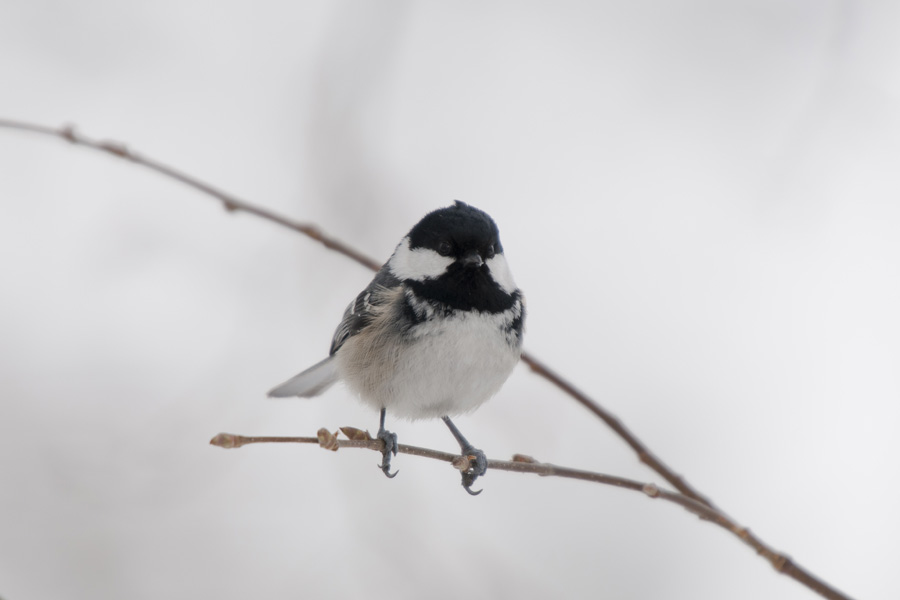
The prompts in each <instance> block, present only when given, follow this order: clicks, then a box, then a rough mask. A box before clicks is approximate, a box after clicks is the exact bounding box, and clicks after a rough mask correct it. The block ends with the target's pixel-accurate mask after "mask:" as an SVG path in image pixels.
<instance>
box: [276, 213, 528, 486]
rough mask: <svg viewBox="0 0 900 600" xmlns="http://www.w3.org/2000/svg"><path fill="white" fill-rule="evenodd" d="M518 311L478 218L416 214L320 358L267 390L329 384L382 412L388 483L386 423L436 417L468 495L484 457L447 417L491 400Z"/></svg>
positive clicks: (515, 338)
mask: <svg viewBox="0 0 900 600" xmlns="http://www.w3.org/2000/svg"><path fill="white" fill-rule="evenodd" d="M524 323H525V305H524V297H523V295H522V292H521V291H520V290H519V289H518V288H517V287H516V284H515V283H514V282H513V278H512V275H511V274H510V271H509V267H508V266H507V264H506V257H505V256H504V254H503V246H502V245H501V244H500V233H499V230H498V229H497V225H496V223H494V220H493V219H491V217H490V216H488V215H487V213H485V212H483V211H481V210H478V209H477V208H475V207H473V206H469V205H468V204H465V203H464V202H460V201H456V203H455V204H454V205H453V206H450V207H447V208H441V209H438V210H435V211H433V212H430V213H428V214H427V215H425V216H424V217H423V218H422V220H421V221H419V222H418V223H417V224H416V225H415V226H414V227H413V228H412V229H411V230H410V232H409V234H407V236H406V237H404V238H403V239H402V240H401V241H400V244H399V245H398V246H397V249H396V250H394V254H393V255H392V256H391V258H390V259H389V260H388V261H387V263H385V265H384V266H383V267H381V270H380V271H378V273H377V274H376V275H375V278H374V279H373V280H372V282H371V283H370V284H369V285H368V287H366V289H364V290H363V291H362V292H361V293H360V294H359V295H358V296H357V297H356V300H354V301H353V302H351V303H350V306H348V307H347V310H346V311H344V318H343V319H341V322H340V324H339V325H338V327H337V330H336V331H335V333H334V338H333V339H332V341H331V351H330V353H329V356H328V358H326V359H325V360H323V361H321V362H319V363H317V364H315V365H313V366H312V367H310V368H309V369H307V370H305V371H303V372H302V373H300V374H299V375H296V376H295V377H292V378H291V379H289V380H287V381H285V382H284V383H282V384H281V385H279V386H276V387H275V388H273V389H272V390H271V391H270V392H269V396H272V397H279V398H280V397H288V396H299V397H301V398H310V397H313V396H318V395H319V394H321V393H322V392H324V391H325V390H327V389H328V388H329V387H331V385H333V384H334V383H335V382H337V381H338V380H341V381H344V382H345V383H346V384H347V385H348V386H349V387H350V389H351V390H353V391H354V392H355V393H356V394H358V395H359V397H360V398H361V399H362V400H363V402H365V403H367V404H369V405H371V406H372V407H374V408H375V409H376V410H380V411H381V420H380V426H379V429H378V436H377V437H378V439H380V440H382V441H383V442H384V449H383V450H382V462H381V465H379V466H380V468H381V470H382V471H384V474H385V475H387V476H388V477H393V476H394V475H396V472H394V473H391V471H390V466H391V454H394V455H396V454H397V435H396V434H395V433H392V432H390V431H388V430H386V429H385V428H384V422H385V415H386V413H387V411H388V410H389V411H390V412H391V413H392V414H393V415H396V416H398V417H404V418H408V419H425V418H437V417H440V418H442V419H443V421H444V423H446V424H447V427H449V428H450V432H451V433H452V434H453V436H454V437H455V438H456V440H457V442H459V445H460V449H461V450H462V453H463V455H466V456H470V457H472V458H471V459H470V462H469V468H468V469H467V470H465V471H463V473H462V484H463V487H464V488H465V489H466V491H467V492H469V493H470V494H473V495H474V494H477V493H479V492H480V491H479V492H473V491H472V484H473V483H474V482H475V480H476V479H477V478H478V477H479V476H481V475H483V474H484V473H485V471H486V469H487V458H485V455H484V452H482V451H481V450H479V449H477V448H475V447H474V446H472V444H470V443H469V442H468V440H466V438H465V437H463V435H462V434H461V433H460V432H459V430H458V429H457V428H456V426H455V425H454V424H453V422H452V421H451V420H450V417H453V416H458V415H462V414H465V413H468V412H471V411H473V410H475V409H476V408H478V407H479V406H480V405H481V404H482V403H484V402H485V401H486V400H487V399H489V398H490V397H491V396H493V395H494V394H495V393H497V391H498V390H499V389H500V387H501V386H502V385H503V383H504V382H505V381H506V379H507V378H508V377H509V375H510V373H511V372H512V370H513V367H515V365H516V362H518V360H519V356H520V354H521V351H522V334H523V326H524Z"/></svg>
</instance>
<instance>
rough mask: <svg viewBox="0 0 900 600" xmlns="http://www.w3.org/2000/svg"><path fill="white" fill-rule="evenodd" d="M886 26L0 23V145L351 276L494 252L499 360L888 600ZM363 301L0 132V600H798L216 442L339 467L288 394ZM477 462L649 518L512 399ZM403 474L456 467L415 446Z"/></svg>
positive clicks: (892, 461)
mask: <svg viewBox="0 0 900 600" xmlns="http://www.w3.org/2000/svg"><path fill="white" fill-rule="evenodd" d="M897 31H900V8H897V5H896V4H892V3H878V2H823V1H821V0H815V1H813V0H810V1H784V0H778V1H767V0H754V1H748V2H725V3H723V2H720V1H712V0H711V1H707V2H702V1H697V2H662V1H657V2H651V1H635V2H627V3H626V2H580V3H579V2H554V3H532V2H508V3H493V2H487V3H481V2H478V3H476V2H452V3H426V2H421V3H412V2H387V1H382V2H293V3H288V2H268V1H254V2H234V1H230V2H214V1H212V0H209V1H205V2H203V1H193V0H188V1H184V0H177V1H175V0H158V1H156V2H116V1H113V0H89V1H85V2H77V3H73V2H61V1H59V0H55V1H54V0H40V1H29V2H26V1H25V0H7V1H6V2H4V3H3V4H2V7H0V116H3V117H7V118H20V119H24V120H30V121H35V122H41V123H45V124H48V125H54V126H56V125H62V124H63V123H74V124H76V125H77V126H78V127H79V128H80V129H81V131H83V132H84V133H85V134H89V135H93V136H98V137H101V138H112V139H116V140H121V141H124V142H126V143H128V144H129V145H130V146H131V147H132V148H134V149H135V150H137V151H139V152H143V153H145V154H147V155H149V156H152V157H155V158H158V159H160V160H162V161H163V162H166V163H169V164H172V165H175V166H177V167H179V168H182V169H184V170H186V171H188V172H190V173H192V174H194V175H196V176H199V177H201V178H203V179H205V180H207V181H209V182H211V183H213V184H215V185H217V186H219V187H221V188H223V189H226V190H228V191H230V192H232V193H235V194H237V195H239V196H241V197H243V198H245V199H247V200H250V201H253V202H255V203H258V204H260V205H262V206H265V207H268V208H271V209H274V210H277V211H281V212H283V213H285V214H287V215H290V216H292V217H294V218H297V219H300V220H304V221H310V222H315V223H317V224H319V225H320V226H321V227H323V228H324V229H325V230H326V231H328V232H330V233H332V234H334V235H336V236H338V237H340V238H342V239H345V240H348V241H351V242H352V243H353V244H354V245H355V246H356V247H358V248H360V249H361V250H363V251H364V252H366V253H368V254H370V255H372V256H374V257H377V258H378V259H379V260H383V259H386V258H387V257H388V256H389V255H390V253H391V251H392V250H393V247H394V245H395V244H396V243H397V241H399V239H400V238H401V237H402V236H403V235H404V234H405V233H406V231H407V230H408V229H409V227H411V226H412V225H413V224H414V223H415V222H416V220H418V219H419V218H420V217H421V216H422V215H423V214H424V213H426V212H428V211H429V210H432V209H434V208H437V207H439V206H443V205H447V204H449V203H450V201H452V200H453V199H461V200H465V201H467V202H470V203H472V204H474V205H475V206H478V207H480V208H482V209H484V210H486V211H488V212H489V213H490V214H492V215H493V216H494V218H495V219H496V220H497V222H498V223H499V225H500V228H501V231H502V233H503V242H504V245H505V247H506V251H507V256H508V259H509V262H510V264H511V266H512V268H513V272H514V274H515V276H516V279H517V282H518V283H519V285H520V286H521V287H522V288H523V289H524V290H525V292H526V294H527V297H528V301H529V309H530V313H529V320H528V332H527V336H526V347H527V349H528V350H529V351H531V352H533V353H534V354H535V355H536V356H537V357H539V358H542V359H544V360H546V361H547V362H548V363H549V364H550V365H552V366H553V367H554V368H556V369H557V370H558V371H560V372H561V373H563V374H564V375H566V376H567V377H569V378H570V379H571V380H572V381H573V382H574V383H575V384H576V385H577V386H578V387H580V388H581V389H583V390H585V391H587V392H588V393H589V394H591V395H592V396H593V397H594V398H596V399H597V400H598V401H600V402H601V403H602V404H603V405H604V406H605V407H607V408H608V409H610V410H612V411H613V412H614V413H615V414H617V415H618V416H619V417H621V418H622V420H623V421H624V422H625V423H626V425H627V426H628V427H630V428H631V429H632V430H633V431H634V432H635V433H637V435H638V436H639V437H641V438H642V439H643V440H644V441H645V442H646V443H647V444H648V445H649V446H650V448H652V449H653V450H654V451H655V452H657V453H658V454H659V455H660V456H661V457H662V458H663V459H664V460H665V461H666V462H668V463H669V464H670V465H672V466H673V467H674V468H675V469H676V470H677V471H678V472H680V473H682V474H683V475H684V476H685V477H686V478H687V479H688V481H690V482H691V483H693V484H694V485H695V486H697V487H698V488H699V489H700V490H702V491H703V492H704V493H706V494H708V495H709V496H710V497H711V498H712V499H713V500H714V501H715V502H717V503H718V504H719V505H720V506H721V507H722V508H724V509H725V510H726V511H727V512H728V513H729V514H731V515H732V516H734V517H735V518H736V519H737V520H738V521H739V522H741V523H742V524H745V525H747V526H749V527H751V528H752V529H753V531H754V532H756V533H757V534H758V535H760V536H761V537H762V538H763V539H764V540H766V541H768V542H769V543H770V544H771V545H773V546H774V547H775V548H776V549H779V550H781V551H784V552H786V553H788V554H790V555H791V556H792V557H793V558H794V559H795V560H796V561H797V562H799V563H800V564H802V565H804V566H806V567H808V568H809V569H810V570H811V571H813V572H814V573H816V574H818V575H819V576H821V577H823V578H824V579H825V580H827V581H829V582H830V583H832V584H833V585H835V586H837V587H838V588H839V589H842V590H844V591H845V592H847V593H848V594H850V595H851V596H854V597H858V598H870V599H879V598H883V599H893V598H897V596H898V594H900V571H898V570H897V564H898V561H900V517H898V511H897V497H898V492H900V469H898V465H897V462H898V458H900V441H898V440H900V436H898V434H897V431H898V427H900V376H898V372H900V371H898V366H900V316H898V314H900V311H898V306H900V268H898V264H900V36H898V35H897ZM370 276H371V275H370V273H369V272H367V271H366V270H365V269H363V268H361V267H359V266H357V265H355V264H353V263H352V262H350V261H348V260H347V259H345V258H342V257H340V256H338V255H336V254H334V253H331V252H328V251H327V250H325V249H324V248H322V247H320V246H318V245H316V244H315V243H314V242H312V241H309V240H307V239H305V238H303V237H302V236H300V235H298V234H296V233H291V232H289V231H287V230H283V229H280V228H278V227H276V226H274V225H271V224H269V223H266V222H263V221H260V220H257V219H254V218H253V217H249V216H247V215H229V214H227V213H225V212H224V211H223V210H221V208H220V207H219V206H218V205H217V204H216V203H214V202H213V201H211V200H208V199H207V198H205V197H203V196H202V195H200V194H198V193H197V192H195V191H192V190H190V189H188V188H186V187H184V186H182V185H179V184H177V183H175V182H172V181H169V180H166V179H164V178H161V177H159V176H158V175H155V174H152V173H150V172H147V171H145V170H142V169H141V168H138V167H134V166H132V165H130V164H128V163H126V162H124V161H120V160H117V159H114V158H112V157H108V156H104V155H101V154H98V153H95V152H92V151H89V150H86V149H80V148H74V147H70V146H67V145H65V143H64V142H62V141H60V140H56V139H51V138H44V137H40V136H34V135H27V134H23V133H17V132H13V131H8V130H0V278H2V283H0V285H2V288H0V289H2V293H0V597H2V598H3V599H4V600H25V599H28V600H44V599H46V600H50V599H58V598H76V599H81V598H85V599H88V598H89V599H114V598H115V599H118V598H128V599H140V598H216V599H232V598H233V599H238V598H248V597H253V598H308V597H314V596H315V595H317V596H319V597H345V598H351V597H362V596H365V597H372V598H390V599H392V600H403V599H407V598H438V599H442V598H447V599H460V598H464V599H466V600H475V599H480V598H512V597H518V598H542V597H568V598H597V597H603V598H616V599H620V598H621V599H631V598H676V599H681V598H684V599H707V598H709V599H721V598H728V599H757V598H779V599H781V598H784V599H793V598H797V599H807V598H812V597H814V595H813V594H812V593H811V592H810V591H808V590H806V589H805V588H803V587H801V586H799V585H798V584H796V583H795V582H793V581H791V580H789V579H787V578H785V577H782V576H780V575H778V574H777V573H776V572H775V571H774V570H773V569H772V568H771V567H770V566H769V565H768V564H767V563H766V562H765V561H763V560H761V559H760V558H758V557H757V556H756V555H755V554H754V553H753V551H752V550H751V549H749V548H747V547H746V546H744V545H742V544H741V543H740V542H739V541H738V540H737V539H736V538H734V537H733V536H731V535H729V534H727V533H725V532H724V531H722V530H720V529H718V528H716V527H714V526H712V525H709V524H706V523H702V522H700V521H698V520H697V519H696V518H694V517H692V516H690V515H689V514H687V513H685V512H684V511H682V510H680V509H678V508H676V507H673V506H670V505H666V504H663V503H661V502H658V501H652V500H649V499H647V498H645V497H643V496H641V495H639V494H634V493H631V492H626V491H621V490H616V489H613V488H607V487H601V486H597V485H592V484H588V483H582V482H574V481H563V480H553V479H540V478H537V477H532V476H523V475H514V474H507V473H500V472H489V473H488V474H487V476H486V477H484V478H483V480H481V481H479V484H482V486H483V487H484V489H485V491H484V493H483V494H482V495H481V496H479V497H478V498H470V497H469V496H468V495H466V494H465V493H464V491H463V490H462V489H461V487H460V485H459V477H458V474H456V473H455V472H454V471H453V470H452V469H451V468H450V467H448V466H446V465H442V464H439V463H434V462H431V461H426V460H423V459H417V458H414V457H408V456H400V457H398V458H397V459H396V460H395V464H396V466H397V467H398V468H399V469H400V475H399V476H398V477H397V478H396V479H394V480H388V479H386V478H385V477H384V476H383V475H382V474H381V473H380V472H379V471H378V469H377V468H376V466H375V465H376V463H377V462H378V460H379V456H378V455H377V454H375V453H370V452H361V451H351V450H345V451H341V452H339V453H337V454H331V453H327V452H324V451H322V450H320V449H318V448H316V447H312V446H302V447H288V446H253V447H247V448H243V449H240V450H232V451H225V450H221V449H218V448H213V447H210V446H209V445H207V441H208V439H209V438H210V437H212V435H214V434H215V433H217V432H219V431H230V432H238V433H245V434H272V435H276V434H283V435H314V433H315V431H316V430H317V429H318V428H319V427H322V426H327V427H329V428H331V429H332V430H333V429H336V428H337V427H338V426H341V425H355V426H358V427H363V428H368V429H369V430H370V431H374V430H375V429H376V428H377V416H376V415H375V414H374V413H371V412H369V411H368V410H367V409H365V408H364V407H363V406H362V405H360V404H359V403H357V402H356V401H355V400H353V399H352V398H350V397H349V395H348V393H347V392H346V391H345V390H344V389H335V390H333V391H331V392H330V393H329V394H328V395H326V396H325V397H322V398H319V399H316V400H312V401H299V400H297V401H280V402H276V401H267V400H265V399H264V394H265V391H266V390H268V389H269V388H270V387H271V386H272V385H274V384H276V383H278V382H280V381H282V380H284V379H285V378H287V377H289V376H291V375H293V374H294V373H296V372H298V371H299V370H301V369H302V368H304V367H306V366H308V365H309V364H311V363H313V362H315V361H317V360H319V359H320V358H322V357H323V356H324V355H325V353H326V352H327V350H328V346H329V342H330V339H331V333H332V331H333V328H334V326H335V325H336V323H337V321H338V319H339V318H340V315H341V312H342V311H343V309H344V306H345V305H346V303H347V302H348V301H349V300H350V299H351V298H352V297H353V296H354V295H355V294H356V293H357V292H358V291H359V290H360V289H361V288H362V287H363V286H365V284H366V283H367V282H368V280H369V278H370ZM458 425H459V426H460V428H461V429H462V430H463V432H464V433H465V434H466V435H467V436H468V437H469V439H470V440H472V441H473V442H474V443H475V444H476V445H477V446H480V447H481V448H483V449H484V450H485V451H486V452H487V454H488V455H489V456H491V457H495V458H508V457H510V456H511V455H512V454H513V453H515V452H522V453H526V454H530V455H533V456H535V457H537V458H539V459H541V460H545V461H550V462H555V463H559V464H564V465H571V466H575V467H581V468H588V469H594V470H599V471H603V472H608V473H613V474H619V475H624V476H628V477H633V478H636V479H639V480H642V481H654V482H656V483H660V484H661V483H663V482H662V481H661V480H660V478H659V477H658V476H657V475H656V474H655V473H653V472H651V471H649V470H648V469H646V468H644V467H642V466H641V465H640V464H639V463H638V462H637V460H636V458H635V456H634V455H633V454H632V453H631V452H630V451H629V450H628V449H627V447H626V446H625V445H624V444H623V443H622V442H621V440H619V439H618V438H616V437H615V436H614V435H613V434H612V433H611V432H610V431H609V430H608V429H607V428H606V427H605V426H604V425H603V424H602V423H600V422H599V421H597V420H596V419H595V418H594V417H592V416H591V415H590V414H589V413H587V411H585V410H584V409H583V408H581V407H580V406H578V405H576V404H575V403H574V402H573V401H571V400H570V399H569V398H567V397H565V396H563V395H561V394H560V393H559V392H558V391H556V390H555V389H553V388H552V387H551V386H550V385H548V384H547V383H546V382H544V381H543V380H541V379H538V378H536V377H535V376H533V375H531V374H530V373H529V372H528V371H527V369H526V368H524V367H520V368H519V369H517V371H516V372H515V373H514V375H513V376H512V378H511V379H510V381H509V382H508V384H507V385H506V387H505V388H504V389H503V390H502V391H501V393H500V394H499V395H498V396H497V397H496V398H495V399H494V400H493V401H492V402H490V403H489V404H487V405H485V406H484V407H483V408H482V409H481V410H479V411H478V412H477V413H475V414H473V415H472V416H470V417H466V418H461V419H459V420H458ZM390 426H391V428H392V429H394V430H395V431H397V432H398V433H399V435H400V440H401V442H405V443H412V444H418V445H424V446H430V447H436V448H441V449H445V450H453V449H454V448H455V443H454V441H453V439H452V438H451V437H450V435H449V433H448V432H447V431H446V430H445V428H444V426H443V425H442V424H441V423H440V422H417V423H406V422H401V421H394V422H393V423H390Z"/></svg>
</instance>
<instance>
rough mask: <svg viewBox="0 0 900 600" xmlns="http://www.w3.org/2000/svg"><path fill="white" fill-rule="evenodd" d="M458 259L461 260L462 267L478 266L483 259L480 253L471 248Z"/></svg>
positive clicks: (482, 262)
mask: <svg viewBox="0 0 900 600" xmlns="http://www.w3.org/2000/svg"><path fill="white" fill-rule="evenodd" d="M460 261H461V262H462V264H463V266H464V267H474V268H478V267H480V266H481V265H483V264H484V259H483V258H481V255H480V254H478V252H477V251H476V250H472V251H471V252H469V253H468V254H466V255H465V256H463V257H462V258H461V259H460Z"/></svg>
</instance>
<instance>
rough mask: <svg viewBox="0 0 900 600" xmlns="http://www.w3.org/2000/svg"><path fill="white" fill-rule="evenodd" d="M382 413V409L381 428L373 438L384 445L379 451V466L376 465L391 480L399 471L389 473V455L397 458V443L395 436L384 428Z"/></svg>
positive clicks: (382, 415)
mask: <svg viewBox="0 0 900 600" xmlns="http://www.w3.org/2000/svg"><path fill="white" fill-rule="evenodd" d="M384 413H385V411H384V409H382V411H381V426H380V427H379V428H378V435H377V436H375V437H376V438H377V439H379V440H381V443H382V444H384V448H383V449H382V450H381V464H380V465H378V468H379V469H381V471H382V472H383V473H384V474H385V475H386V476H387V477H388V479H393V478H394V477H396V476H397V473H399V472H400V471H394V472H393V473H391V454H393V455H394V456H397V447H398V446H399V444H398V443H397V434H396V433H391V432H390V431H388V430H387V429H385V428H384Z"/></svg>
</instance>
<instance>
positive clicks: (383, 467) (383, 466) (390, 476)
mask: <svg viewBox="0 0 900 600" xmlns="http://www.w3.org/2000/svg"><path fill="white" fill-rule="evenodd" d="M378 468H379V469H381V471H382V473H384V474H385V475H387V478H388V479H393V478H394V477H396V476H397V473H399V472H400V470H399V469H398V470H396V471H394V472H393V473H391V472H390V471H391V459H387V464H385V463H381V464H380V465H378Z"/></svg>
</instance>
